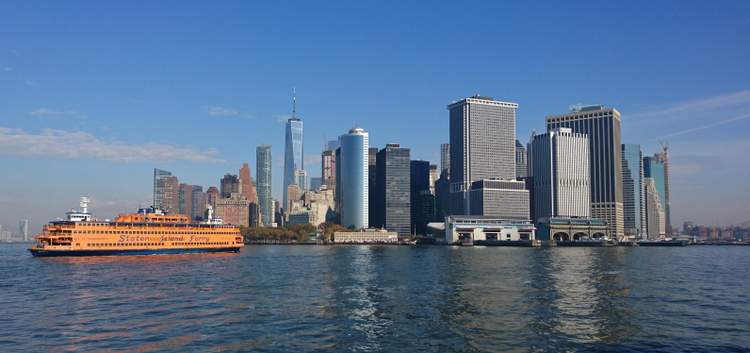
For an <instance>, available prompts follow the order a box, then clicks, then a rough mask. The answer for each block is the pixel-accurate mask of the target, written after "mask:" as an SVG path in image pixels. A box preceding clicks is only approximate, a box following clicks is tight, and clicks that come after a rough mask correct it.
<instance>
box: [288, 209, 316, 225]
mask: <svg viewBox="0 0 750 353" xmlns="http://www.w3.org/2000/svg"><path fill="white" fill-rule="evenodd" d="M311 219H312V214H311V212H310V211H299V212H294V213H291V214H289V225H292V226H293V225H302V224H312V223H313V222H312V221H311Z"/></svg>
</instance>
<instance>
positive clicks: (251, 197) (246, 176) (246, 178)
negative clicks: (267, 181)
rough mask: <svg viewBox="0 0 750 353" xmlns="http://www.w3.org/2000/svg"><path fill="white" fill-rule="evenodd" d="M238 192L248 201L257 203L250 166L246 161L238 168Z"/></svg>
mask: <svg viewBox="0 0 750 353" xmlns="http://www.w3.org/2000/svg"><path fill="white" fill-rule="evenodd" d="M240 193H241V194H242V195H244V196H245V198H246V199H247V200H248V201H250V203H254V204H257V203H258V193H257V192H256V190H255V183H253V177H252V176H251V174H250V166H248V164H247V163H243V164H242V168H240Z"/></svg>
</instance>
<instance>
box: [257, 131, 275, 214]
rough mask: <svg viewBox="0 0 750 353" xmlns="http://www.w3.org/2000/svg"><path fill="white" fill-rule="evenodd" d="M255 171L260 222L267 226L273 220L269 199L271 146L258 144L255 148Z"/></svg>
mask: <svg viewBox="0 0 750 353" xmlns="http://www.w3.org/2000/svg"><path fill="white" fill-rule="evenodd" d="M255 173H256V175H255V180H256V182H257V183H258V184H257V188H256V189H257V192H258V204H259V206H260V217H261V222H263V225H265V226H269V225H271V223H273V222H274V217H273V213H274V210H273V208H274V207H273V200H272V199H271V146H269V145H260V146H258V147H257V148H256V149H255Z"/></svg>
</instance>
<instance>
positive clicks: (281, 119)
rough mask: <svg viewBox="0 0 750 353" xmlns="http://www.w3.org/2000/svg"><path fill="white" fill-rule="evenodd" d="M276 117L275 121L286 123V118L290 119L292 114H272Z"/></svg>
mask: <svg viewBox="0 0 750 353" xmlns="http://www.w3.org/2000/svg"><path fill="white" fill-rule="evenodd" d="M273 117H274V118H275V119H276V122H277V123H279V124H286V122H287V120H289V119H291V118H292V116H291V115H288V114H279V115H274V116H273Z"/></svg>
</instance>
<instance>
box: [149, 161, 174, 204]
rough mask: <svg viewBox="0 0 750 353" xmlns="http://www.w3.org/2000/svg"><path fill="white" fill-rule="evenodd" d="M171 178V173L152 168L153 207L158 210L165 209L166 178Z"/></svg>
mask: <svg viewBox="0 0 750 353" xmlns="http://www.w3.org/2000/svg"><path fill="white" fill-rule="evenodd" d="M169 176H172V173H170V172H168V171H166V170H161V169H155V168H154V204H153V206H154V207H156V208H160V209H162V210H163V209H166V204H167V202H165V199H166V197H165V194H167V193H168V192H167V190H166V189H167V182H166V179H167V177H169Z"/></svg>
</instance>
